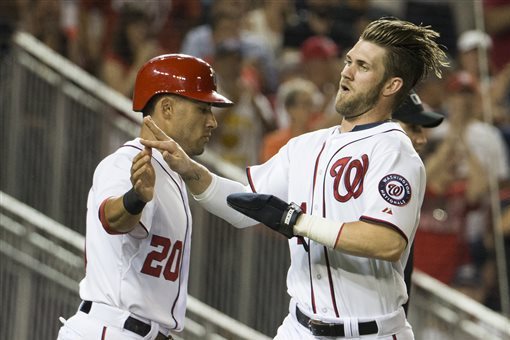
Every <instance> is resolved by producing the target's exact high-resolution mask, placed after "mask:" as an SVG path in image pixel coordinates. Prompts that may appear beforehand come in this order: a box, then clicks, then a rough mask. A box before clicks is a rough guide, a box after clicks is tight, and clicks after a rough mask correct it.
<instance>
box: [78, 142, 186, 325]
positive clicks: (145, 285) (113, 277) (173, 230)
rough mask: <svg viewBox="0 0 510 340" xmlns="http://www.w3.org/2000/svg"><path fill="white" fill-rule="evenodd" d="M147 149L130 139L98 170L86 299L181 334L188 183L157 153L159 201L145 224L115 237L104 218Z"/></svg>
mask: <svg viewBox="0 0 510 340" xmlns="http://www.w3.org/2000/svg"><path fill="white" fill-rule="evenodd" d="M143 148H144V146H143V145H142V144H140V142H139V139H135V140H133V141H130V142H128V143H126V144H124V145H123V146H122V147H120V148H119V149H118V150H117V151H116V152H115V153H113V154H111V155H110V156H108V157H106V158H105V159H104V160H103V161H102V162H101V163H100V164H99V165H98V167H97V168H96V171H95V173H94V179H93V184H92V188H91V189H90V192H89V197H88V203H87V209H88V210H87V232H86V261H87V263H86V275H85V278H84V279H83V280H82V281H81V283H80V296H81V298H82V299H83V300H90V301H96V302H101V303H105V304H108V305H111V306H115V307H118V308H120V309H123V310H127V311H129V312H131V313H133V314H134V315H137V316H139V317H142V318H145V319H148V320H153V321H156V322H158V323H159V324H160V325H162V326H164V327H166V328H168V329H171V330H176V331H180V330H182V328H183V326H184V314H185V309H186V299H187V282H188V273H189V256H190V238H191V213H190V209H189V205H188V197H187V192H186V188H185V185H184V182H183V181H182V179H181V178H180V177H179V176H178V175H177V173H175V172H174V171H172V170H170V168H169V167H168V165H167V164H166V162H165V161H164V160H163V157H162V155H161V153H159V152H158V151H157V150H155V149H153V150H152V165H153V167H154V170H155V173H156V185H155V192H154V198H153V199H152V201H150V202H149V203H147V205H146V206H145V208H144V209H143V212H142V217H141V221H140V223H139V225H137V227H136V228H135V229H134V230H133V231H132V232H131V233H129V234H111V231H109V230H108V226H107V225H105V224H106V222H104V218H102V216H101V215H102V213H103V211H102V204H103V203H104V202H105V200H106V199H108V198H109V197H112V196H119V195H123V194H124V193H125V192H127V191H128V190H129V189H130V188H131V187H132V184H131V181H130V169H131V165H132V160H133V158H134V157H135V156H136V155H137V154H138V153H139V152H140V151H141V150H143ZM101 219H103V223H102V222H101Z"/></svg>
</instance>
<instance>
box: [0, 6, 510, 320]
mask: <svg viewBox="0 0 510 340" xmlns="http://www.w3.org/2000/svg"><path fill="white" fill-rule="evenodd" d="M3 2H4V4H3V5H2V6H4V7H3V8H2V11H0V12H1V14H0V24H1V25H2V27H1V29H0V31H1V32H2V33H5V32H8V30H10V29H12V27H13V26H14V25H16V26H15V28H16V29H20V30H24V31H27V32H29V33H31V34H33V35H34V36H35V37H37V38H38V39H40V40H41V41H42V42H44V43H45V44H46V45H48V46H49V47H51V48H52V49H54V50H55V51H57V52H58V53H60V54H62V55H64V56H66V57H67V58H69V59H70V60H72V61H73V62H74V63H76V64H77V65H79V66H80V67H82V68H83V69H85V70H86V71H88V72H89V73H91V74H93V75H94V76H96V77H98V78H99V79H101V80H103V81H104V82H105V83H107V84H108V85H110V86H111V87H112V88H114V89H115V90H117V91H118V92H120V93H122V94H124V95H125V96H127V97H130V96H131V91H132V86H133V84H134V79H135V77H136V73H137V70H138V68H139V67H140V66H141V65H142V64H143V63H144V62H145V61H147V60H148V59H149V58H151V57H153V56H156V55H158V54H162V53H179V52H181V53H186V54H191V55H194V56H197V57H200V58H203V59H204V60H206V61H208V62H209V63H211V65H212V66H213V67H214V69H215V70H216V72H217V79H218V86H219V87H220V91H221V93H224V94H226V95H227V97H228V98H231V99H233V100H234V101H235V103H236V104H235V106H233V107H231V108H226V109H218V110H217V111H216V112H215V113H216V115H217V119H218V123H219V127H218V129H217V130H216V133H215V134H214V137H213V139H212V140H211V143H210V146H209V148H210V149H211V150H213V151H216V152H217V153H219V154H220V155H221V156H222V157H224V158H225V159H226V160H228V161H230V162H232V163H234V164H236V165H238V166H241V167H244V166H246V165H250V164H255V163H259V162H263V161H265V160H267V159H269V158H270V157H271V156H272V155H274V154H275V153H276V152H278V150H279V148H280V147H281V146H283V145H284V144H285V143H286V142H287V141H288V140H289V139H290V138H292V137H294V136H297V135H299V134H302V133H306V132H308V131H311V130H314V129H318V128H323V127H328V126H331V125H333V124H338V123H339V121H340V118H339V117H338V115H337V114H336V113H335V110H334V100H335V96H336V91H337V84H338V81H339V77H340V71H341V68H342V67H343V55H344V53H346V52H347V51H348V50H349V48H350V47H351V46H352V45H353V44H354V43H355V39H356V37H358V36H359V34H360V32H361V31H362V30H363V28H364V27H365V25H366V24H367V23H368V22H370V21H371V20H373V19H376V18H379V17H382V16H398V17H400V18H402V19H406V20H409V21H412V22H415V23H418V24H420V23H421V24H423V25H430V26H432V28H433V29H435V30H437V31H439V32H440V34H441V38H440V42H441V44H442V45H444V47H445V49H446V51H447V53H448V55H449V56H450V58H451V63H452V67H451V68H450V69H449V70H447V71H446V72H445V76H444V77H443V78H442V79H439V78H436V77H431V78H429V79H426V81H425V82H424V83H423V84H422V85H420V87H418V88H416V91H417V93H418V94H419V96H420V97H421V100H422V101H423V104H424V106H425V107H426V109H427V110H431V111H434V112H439V113H442V114H444V115H445V117H446V119H445V121H444V122H443V123H442V124H441V125H440V126H439V127H437V128H433V129H427V131H426V133H427V139H428V143H427V145H426V147H425V148H424V149H423V150H421V151H420V153H421V156H422V158H423V161H424V163H425V165H426V169H427V178H428V181H427V192H426V196H425V200H424V206H423V209H422V217H421V223H420V226H419V228H418V232H417V236H416V238H415V267H416V268H417V269H420V270H422V271H424V272H426V273H428V274H430V275H431V276H433V277H435V278H437V279H438V280H440V281H442V282H444V283H445V284H448V285H450V286H452V287H455V288H457V289H459V290H462V291H464V292H465V293H466V294H468V295H470V296H471V297H473V298H475V299H476V300H478V301H480V302H482V303H484V304H486V305H487V306H489V307H490V308H493V309H495V310H499V309H500V308H501V306H500V300H499V295H498V294H499V288H498V277H497V275H498V271H497V270H496V263H497V261H496V256H495V254H496V251H495V249H496V247H495V239H494V235H495V233H494V228H495V227H496V228H500V229H498V230H500V231H499V232H500V233H501V234H503V235H504V236H505V246H506V251H507V254H510V246H509V245H510V186H509V185H508V183H509V182H510V181H509V179H510V172H509V164H508V162H509V161H508V159H509V155H510V153H509V150H510V0H483V9H484V22H485V28H484V30H483V31H482V30H476V29H474V27H475V25H474V23H473V25H472V27H471V28H470V29H468V30H465V31H458V29H457V27H458V26H457V25H455V22H456V20H457V19H458V18H457V17H456V15H455V11H454V9H453V8H452V5H451V3H452V2H448V1H437V2H434V1H424V0H407V1H406V0H402V1H400V2H398V1H397V2H395V1H393V2H385V1H368V0H167V1H164V0H160V1H134V0H133V1H126V0H60V1H59V0H8V1H3ZM11 2H12V3H16V5H15V6H14V7H16V8H8V7H10V6H8V5H7V4H8V3H11ZM388 3H393V4H395V3H399V6H398V7H399V10H398V11H395V8H394V7H392V6H385V4H388ZM10 11H12V12H10ZM0 40H1V39H0ZM493 195H496V199H493V197H494V196H493ZM495 202H498V204H499V205H498V207H497V209H494V208H495V207H494V203H495ZM494 212H496V213H494ZM499 213H500V214H499ZM495 219H497V220H495ZM497 234H498V233H496V235H497ZM508 258H510V257H509V256H507V267H508V265H509V264H510V260H508ZM508 272H509V270H508V268H507V273H508Z"/></svg>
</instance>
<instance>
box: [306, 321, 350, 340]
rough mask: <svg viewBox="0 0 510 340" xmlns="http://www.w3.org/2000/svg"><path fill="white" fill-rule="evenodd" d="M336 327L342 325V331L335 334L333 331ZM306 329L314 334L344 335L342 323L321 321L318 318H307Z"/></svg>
mask: <svg viewBox="0 0 510 340" xmlns="http://www.w3.org/2000/svg"><path fill="white" fill-rule="evenodd" d="M336 327H342V331H341V332H340V333H339V334H337V332H335V328H336ZM308 329H309V330H310V332H311V333H312V334H313V335H315V336H335V337H338V336H344V334H345V333H344V332H343V325H342V324H334V323H327V322H322V321H320V320H314V319H310V320H308Z"/></svg>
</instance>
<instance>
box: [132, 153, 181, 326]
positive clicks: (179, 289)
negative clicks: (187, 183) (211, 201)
mask: <svg viewBox="0 0 510 340" xmlns="http://www.w3.org/2000/svg"><path fill="white" fill-rule="evenodd" d="M122 147H131V148H134V149H138V150H140V151H142V149H141V148H139V147H137V146H134V145H123V146H122ZM151 157H152V159H154V160H155V161H156V163H158V165H159V166H160V167H161V169H162V170H163V171H164V172H165V173H166V174H167V175H168V177H170V179H171V180H172V182H174V183H175V186H176V187H177V188H178V190H179V194H180V195H181V201H182V203H183V206H186V203H185V200H184V194H183V192H182V190H181V189H182V188H181V187H180V185H179V184H178V183H177V181H176V180H175V178H173V177H172V175H170V173H169V172H168V171H167V170H166V169H165V167H164V166H163V165H162V164H161V163H160V162H159V161H158V160H157V159H156V158H155V157H154V156H151ZM184 213H185V215H186V233H185V236H184V242H183V243H184V244H183V248H182V252H183V253H185V247H186V239H187V237H188V234H189V233H188V230H189V227H190V216H188V212H187V210H186V209H184ZM145 229H147V228H145ZM182 268H183V266H181V267H180V268H179V288H178V290H177V295H176V297H175V300H174V303H173V304H172V309H171V314H172V319H173V320H174V322H175V327H173V328H172V329H177V328H178V326H179V323H178V322H177V319H176V318H175V315H174V310H175V306H176V305H177V300H179V296H180V294H181V278H182Z"/></svg>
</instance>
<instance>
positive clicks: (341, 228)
mask: <svg viewBox="0 0 510 340" xmlns="http://www.w3.org/2000/svg"><path fill="white" fill-rule="evenodd" d="M344 224H345V223H342V226H341V227H340V231H339V232H338V235H337V236H336V240H335V246H334V247H333V248H336V245H337V244H338V241H339V240H340V235H341V234H342V230H344Z"/></svg>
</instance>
